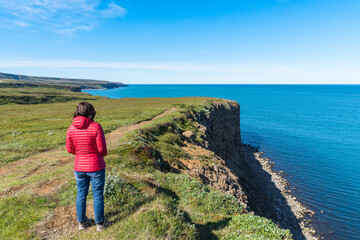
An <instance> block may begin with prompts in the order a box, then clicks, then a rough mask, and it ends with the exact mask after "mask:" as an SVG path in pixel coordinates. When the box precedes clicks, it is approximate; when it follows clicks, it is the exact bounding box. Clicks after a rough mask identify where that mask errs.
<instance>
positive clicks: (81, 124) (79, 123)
mask: <svg viewBox="0 0 360 240" xmlns="http://www.w3.org/2000/svg"><path fill="white" fill-rule="evenodd" d="M92 122H93V120H91V119H90V118H87V117H83V116H77V117H75V118H74V119H73V125H74V127H76V128H78V129H85V128H88V127H89V125H90V124H91V123H92Z"/></svg>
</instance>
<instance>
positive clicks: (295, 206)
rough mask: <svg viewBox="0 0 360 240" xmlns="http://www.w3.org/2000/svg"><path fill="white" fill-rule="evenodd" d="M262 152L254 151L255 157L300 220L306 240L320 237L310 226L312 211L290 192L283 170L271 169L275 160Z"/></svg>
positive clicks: (314, 239) (315, 239)
mask: <svg viewBox="0 0 360 240" xmlns="http://www.w3.org/2000/svg"><path fill="white" fill-rule="evenodd" d="M263 155H264V152H255V153H254V157H255V159H256V160H257V161H258V162H259V163H260V164H261V166H262V169H263V170H264V171H266V172H267V173H268V174H270V175H271V181H272V182H273V183H274V184H275V186H276V187H277V188H278V189H279V191H280V192H281V194H282V195H283V196H284V198H285V199H286V201H287V204H288V206H289V207H290V208H291V211H292V212H293V213H294V215H295V216H296V218H297V219H299V220H301V221H300V223H299V225H300V227H301V230H302V233H303V235H304V237H305V238H306V239H307V240H317V239H320V238H319V237H317V236H316V231H315V229H314V227H313V226H312V224H311V223H312V220H311V219H310V218H312V217H313V216H314V214H315V212H314V211H312V210H310V209H308V208H306V207H305V206H304V205H303V204H302V203H301V202H300V201H299V200H298V199H297V198H296V197H295V196H294V195H293V193H292V191H291V186H290V183H289V182H288V181H287V179H286V178H285V177H284V172H283V171H278V172H276V171H275V170H274V169H273V166H274V164H275V162H274V161H273V160H271V159H269V158H266V157H264V156H263Z"/></svg>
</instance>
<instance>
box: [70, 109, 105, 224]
mask: <svg viewBox="0 0 360 240" xmlns="http://www.w3.org/2000/svg"><path fill="white" fill-rule="evenodd" d="M95 114H96V112H95V109H94V107H93V105H91V104H90V103H88V102H81V103H79V105H78V106H77V107H76V111H75V113H74V117H73V123H72V124H71V125H70V127H69V129H68V131H67V134H66V149H67V151H68V152H69V153H71V154H74V155H75V165H74V174H75V179H76V186H77V197H76V212H77V218H78V222H79V230H80V231H81V230H85V229H86V228H88V227H89V226H91V225H92V223H93V220H91V219H88V218H87V217H86V197H87V194H88V190H89V184H90V182H91V185H92V192H93V198H94V214H95V223H96V225H97V231H102V230H104V229H105V228H106V227H108V226H109V225H110V224H111V222H109V221H107V220H106V219H105V218H104V185H105V167H106V165H105V162H104V156H106V155H107V148H106V142H105V135H104V131H103V129H102V127H101V125H100V124H99V123H97V122H94V118H95Z"/></svg>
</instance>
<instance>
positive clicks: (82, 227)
mask: <svg viewBox="0 0 360 240" xmlns="http://www.w3.org/2000/svg"><path fill="white" fill-rule="evenodd" d="M93 224H94V220H92V219H89V218H86V220H85V221H83V222H81V223H79V231H83V230H85V229H87V228H88V227H90V226H92V225H93Z"/></svg>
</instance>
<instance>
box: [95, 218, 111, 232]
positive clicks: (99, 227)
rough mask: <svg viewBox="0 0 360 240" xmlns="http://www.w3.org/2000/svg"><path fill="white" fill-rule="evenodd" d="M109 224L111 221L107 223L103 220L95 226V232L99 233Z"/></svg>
mask: <svg viewBox="0 0 360 240" xmlns="http://www.w3.org/2000/svg"><path fill="white" fill-rule="evenodd" d="M111 224H113V221H108V220H106V219H105V220H104V221H103V222H102V223H98V224H96V231H98V232H101V231H102V230H104V229H105V228H107V227H108V226H110V225H111Z"/></svg>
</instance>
